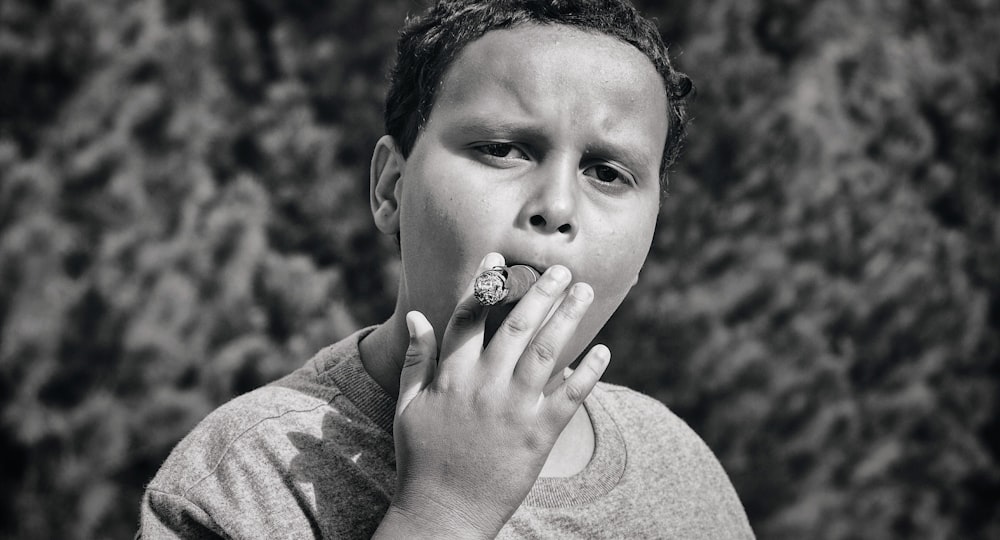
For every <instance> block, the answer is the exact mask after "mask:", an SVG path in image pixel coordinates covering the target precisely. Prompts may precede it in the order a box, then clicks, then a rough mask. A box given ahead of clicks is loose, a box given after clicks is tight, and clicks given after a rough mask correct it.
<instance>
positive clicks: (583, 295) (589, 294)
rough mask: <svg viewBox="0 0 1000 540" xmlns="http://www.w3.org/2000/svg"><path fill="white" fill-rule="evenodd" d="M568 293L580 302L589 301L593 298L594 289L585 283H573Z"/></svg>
mask: <svg viewBox="0 0 1000 540" xmlns="http://www.w3.org/2000/svg"><path fill="white" fill-rule="evenodd" d="M570 294H572V295H573V298H576V299H577V300H579V301H581V302H589V301H591V300H592V299H593V298H594V289H592V288H590V285H587V284H586V283H574V284H573V288H572V289H570Z"/></svg>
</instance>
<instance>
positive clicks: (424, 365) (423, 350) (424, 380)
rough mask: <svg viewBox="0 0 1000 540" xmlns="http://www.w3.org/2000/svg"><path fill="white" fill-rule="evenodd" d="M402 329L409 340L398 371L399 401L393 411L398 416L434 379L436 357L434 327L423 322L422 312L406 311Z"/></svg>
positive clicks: (425, 321) (425, 319)
mask: <svg viewBox="0 0 1000 540" xmlns="http://www.w3.org/2000/svg"><path fill="white" fill-rule="evenodd" d="M406 329H407V331H408V332H409V333H410V342H409V345H407V347H406V359H405V360H403V370H402V371H401V372H400V373H399V400H398V401H397V402H396V414H397V415H399V414H400V413H402V412H403V410H404V409H406V406H407V405H409V404H410V402H411V401H413V398H415V397H416V396H417V394H419V393H420V391H421V390H423V389H424V388H426V387H427V385H428V384H430V383H431V381H432V380H433V379H434V371H435V364H436V363H437V362H436V359H437V341H436V340H435V339H434V327H433V326H431V323H430V322H428V321H427V318H426V317H424V314H423V313H420V312H419V311H411V312H409V313H407V314H406Z"/></svg>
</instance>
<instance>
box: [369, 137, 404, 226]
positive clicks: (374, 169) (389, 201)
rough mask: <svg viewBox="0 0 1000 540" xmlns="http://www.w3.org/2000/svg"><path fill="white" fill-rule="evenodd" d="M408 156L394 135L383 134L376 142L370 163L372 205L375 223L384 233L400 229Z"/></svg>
mask: <svg viewBox="0 0 1000 540" xmlns="http://www.w3.org/2000/svg"><path fill="white" fill-rule="evenodd" d="M404 165H406V158H404V157H403V154H402V152H400V151H399V147H398V146H397V145H396V141H395V139H393V138H392V137H391V136H389V135H383V136H382V138H380V139H379V140H378V142H377V143H375V150H374V151H373V152H372V165H371V206H372V216H373V217H374V218H375V226H376V227H378V230H380V231H382V232H383V233H384V234H388V235H392V236H395V235H396V234H398V233H399V195H400V189H401V187H402V184H400V183H399V181H400V180H401V179H402V178H403V168H404Z"/></svg>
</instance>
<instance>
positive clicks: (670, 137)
mask: <svg viewBox="0 0 1000 540" xmlns="http://www.w3.org/2000/svg"><path fill="white" fill-rule="evenodd" d="M526 23H534V24H560V25H566V26H571V27H574V28H578V29H580V30H584V31H587V32H594V33H600V34H606V35H608V36H611V37H614V38H617V39H619V40H621V41H623V42H625V43H628V44H630V45H632V46H634V47H635V48H636V49H638V50H639V51H640V52H642V53H643V54H644V55H645V56H646V57H647V58H648V59H649V60H650V62H652V64H653V66H655V67H656V71H657V72H658V73H659V74H660V77H662V78H663V84H664V88H665V91H666V95H667V98H668V102H669V113H668V114H669V119H668V125H669V131H668V134H667V140H666V143H665V145H664V148H663V156H662V159H661V162H660V175H661V177H662V178H665V174H666V170H667V167H669V166H670V165H671V164H672V163H673V162H674V160H675V159H676V158H677V155H678V154H679V152H680V148H681V143H682V142H683V139H684V125H685V121H686V107H685V102H684V98H685V97H686V96H687V95H688V93H689V92H690V91H691V88H692V84H691V80H690V79H689V78H688V77H687V76H686V75H684V74H683V73H680V72H678V71H677V70H675V69H674V68H673V66H672V65H671V63H670V59H669V57H668V55H667V49H666V46H665V45H664V43H663V40H662V39H661V38H660V34H659V32H658V30H657V29H656V27H655V26H654V25H653V23H652V22H651V21H649V20H647V19H645V18H643V17H642V16H641V15H640V14H639V13H638V12H637V11H636V10H635V8H633V7H632V6H631V5H629V4H628V3H627V0H574V1H567V0H440V1H439V2H438V3H437V4H436V5H434V6H433V7H432V8H431V9H430V10H429V11H428V12H427V13H425V14H424V15H423V16H421V17H417V18H413V19H409V20H408V21H407V25H406V26H405V27H404V28H403V30H402V32H401V34H400V38H399V42H398V48H397V60H396V65H395V67H394V68H393V70H392V76H391V79H390V86H389V91H388V94H387V96H386V104H385V132H386V134H388V135H391V136H392V137H393V138H394V139H395V140H396V142H397V144H398V145H399V149H400V151H401V152H402V153H403V155H404V156H408V155H409V153H410V150H411V149H412V148H413V145H414V143H415V142H416V139H417V137H418V136H419V135H420V130H421V129H422V128H423V126H424V125H425V124H426V122H427V119H428V118H430V114H431V110H432V109H433V108H434V105H435V101H436V98H437V94H438V91H439V88H440V85H441V82H442V79H443V78H444V75H445V72H446V71H447V70H448V68H449V67H450V66H451V64H452V62H453V61H454V60H455V58H456V57H457V56H458V54H459V53H460V52H461V51H462V49H463V48H464V47H465V46H467V45H468V44H469V43H471V42H473V41H475V40H476V39H479V38H480V37H482V36H483V35H484V34H486V33H487V32H489V31H491V30H500V29H506V28H512V27H516V26H519V25H523V24H526Z"/></svg>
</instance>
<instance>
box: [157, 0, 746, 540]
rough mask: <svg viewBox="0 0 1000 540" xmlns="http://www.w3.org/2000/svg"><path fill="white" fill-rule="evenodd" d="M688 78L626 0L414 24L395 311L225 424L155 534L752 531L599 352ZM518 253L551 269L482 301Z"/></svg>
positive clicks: (198, 445)
mask: <svg viewBox="0 0 1000 540" xmlns="http://www.w3.org/2000/svg"><path fill="white" fill-rule="evenodd" d="M689 89H690V83H689V82H688V80H687V78H686V77H684V76H683V75H681V74H679V73H677V72H676V71H675V70H674V69H673V68H672V67H671V65H670V63H669V61H668V59H667V56H666V53H665V48H664V46H663V44H662V42H661V41H660V38H659V36H658V34H657V32H656V30H655V27H653V26H652V24H651V23H649V22H648V21H646V20H644V19H642V18H641V17H639V15H638V14H637V13H636V12H635V11H634V9H632V8H631V6H628V5H626V4H623V3H622V1H621V0H606V1H583V0H581V1H575V2H574V1H558V0H552V1H542V0H534V1H532V0H521V1H496V0H468V1H454V0H452V1H444V2H440V3H439V4H438V5H437V6H435V7H433V8H432V9H431V10H429V11H428V13H426V14H425V15H424V16H423V17H421V18H419V19H416V20H414V21H410V22H409V24H408V26H407V27H406V28H405V29H404V31H403V34H402V36H401V38H400V43H399V50H398V59H397V65H396V67H395V69H394V72H393V78H392V81H391V87H390V90H389V95H388V98H387V102H386V105H387V106H386V132H387V135H386V136H384V137H383V138H382V139H380V140H379V141H378V143H377V144H376V147H375V150H374V153H373V157H372V166H371V205H372V212H373V215H374V219H375V224H376V226H377V227H378V228H379V229H380V230H381V231H382V232H384V233H385V234H387V235H391V236H394V237H395V238H396V239H397V240H398V242H399V247H400V255H401V260H402V266H401V279H400V284H399V295H398V298H397V303H396V309H395V312H394V313H393V315H392V316H391V317H390V318H389V320H388V321H386V322H385V323H383V324H381V325H379V326H377V327H374V328H368V329H364V330H361V331H359V332H357V333H356V334H354V335H353V336H351V337H349V338H347V339H345V340H344V341H342V342H340V343H337V344H335V345H332V346H331V347H328V348H327V349H324V350H323V351H321V352H320V353H319V354H318V355H317V356H316V357H315V358H313V359H312V360H310V361H309V362H308V363H306V365H305V366H303V367H302V368H301V369H299V370H297V371H296V372H294V373H292V374H291V375H289V376H287V377H285V378H283V379H281V380H279V381H277V382H275V383H272V384H271V385H269V386H267V387H264V388H261V389H258V390H256V391H254V392H251V393H249V394H246V395H244V396H241V397H239V398H237V399H235V400H233V401H232V402H230V403H229V404H227V405H225V406H223V407H221V408H220V409H219V410H217V411H216V412H214V413H213V414H212V415H210V416H209V417H208V418H206V420H205V421H203V422H202V423H201V424H200V425H199V426H198V427H197V428H196V429H195V430H194V432H192V433H191V434H190V435H189V436H188V437H186V438H185V439H184V441H182V442H181V443H180V444H179V445H178V447H177V448H176V449H175V450H174V452H173V453H172V454H171V456H170V458H169V459H168V460H167V462H166V463H165V464H164V466H163V468H162V469H161V470H160V472H159V473H158V474H157V476H156V478H155V479H154V480H153V482H152V483H151V484H150V485H149V486H148V489H147V493H146V496H145V497H144V499H143V505H142V530H141V534H142V535H144V536H146V537H149V538H159V537H174V536H180V537H198V538H201V537H215V536H221V537H232V538H250V537H259V538H274V537H282V538H300V537H330V538H339V537H357V538H368V537H372V536H374V537H378V538H383V537H384V538H424V537H427V538H430V537H449V538H452V537H454V538H493V537H497V536H499V537H504V538H507V537H565V536H576V537H584V538H596V537H657V538H750V537H752V536H753V533H752V531H751V529H750V526H749V524H748V522H747V519H746V515H745V513H744V511H743V508H742V506H741V504H740V502H739V500H738V498H737V497H736V494H735V492H734V490H733V488H732V485H731V484H730V482H729V480H728V478H727V477H726V475H725V473H724V472H723V471H722V469H721V467H720V466H719V464H718V462H717V460H716V459H715V457H714V456H713V455H712V454H711V452H710V451H709V450H708V449H707V447H706V446H705V445H704V443H702V442H701V440H700V439H698V437H697V435H695V434H694V433H693V432H692V431H691V430H690V429H689V428H687V426H686V425H684V424H683V422H681V421H680V420H679V419H677V418H676V417H675V416H673V415H672V414H671V413H670V412H669V411H667V409H666V408H665V407H663V406H662V405H660V404H659V403H658V402H656V401H654V400H652V399H650V398H647V397H644V396H641V395H639V394H637V393H635V392H632V391H629V390H627V389H624V388H621V387H615V386H612V385H604V384H601V385H597V381H598V379H599V378H600V376H601V374H602V373H603V372H604V369H605V367H606V366H607V363H608V360H609V358H610V352H609V351H608V350H607V348H605V347H604V346H602V345H597V346H594V347H593V348H591V349H590V350H589V351H586V352H585V349H586V346H587V344H588V343H589V342H590V340H591V339H592V338H593V337H594V336H595V335H596V333H597V332H598V330H599V329H600V328H601V327H602V326H603V325H604V324H605V322H606V321H607V320H608V318H609V317H610V316H611V314H612V312H614V310H615V309H616V308H617V307H618V305H619V304H620V303H621V301H622V300H623V299H624V297H625V295H626V293H627V292H628V291H629V289H630V288H631V287H632V286H633V285H634V284H635V283H636V281H637V279H638V273H639V270H640V268H641V266H642V264H643V262H644V260H645V257H646V254H647V252H648V250H649V246H650V243H651V240H652V234H653V229H654V226H655V223H656V216H657V212H658V208H659V201H660V189H661V186H660V183H661V180H662V178H663V176H664V171H665V168H666V167H667V166H668V165H669V164H670V163H671V162H672V160H673V158H674V157H675V156H676V152H677V146H678V145H679V143H680V139H681V136H682V126H683V115H684V110H683V104H682V98H683V97H684V94H686V93H687V91H688V90H689ZM503 264H507V265H513V264H523V265H528V266H531V267H533V268H534V269H536V270H537V271H538V272H539V273H541V277H540V278H539V279H538V281H537V282H536V283H535V284H534V285H533V286H532V287H531V288H530V289H529V290H528V292H527V293H526V294H525V295H524V297H523V298H522V299H521V300H520V301H518V302H516V303H514V304H513V307H511V306H510V305H508V306H504V307H492V308H487V307H484V306H482V305H480V304H479V302H478V301H477V300H476V299H475V298H474V295H473V280H474V278H475V276H477V275H479V274H480V273H481V272H483V271H485V270H488V269H490V268H493V267H495V266H498V265H503ZM581 355H582V359H581V360H580V363H579V365H578V367H577V368H576V369H575V370H570V369H568V366H569V365H570V364H571V363H572V362H573V361H574V360H575V359H577V358H579V357H580V356H581ZM581 404H582V405H583V407H581V406H580V405H581Z"/></svg>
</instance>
